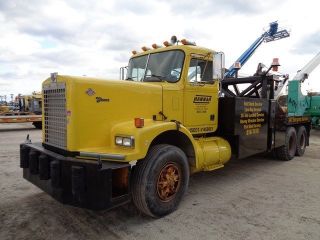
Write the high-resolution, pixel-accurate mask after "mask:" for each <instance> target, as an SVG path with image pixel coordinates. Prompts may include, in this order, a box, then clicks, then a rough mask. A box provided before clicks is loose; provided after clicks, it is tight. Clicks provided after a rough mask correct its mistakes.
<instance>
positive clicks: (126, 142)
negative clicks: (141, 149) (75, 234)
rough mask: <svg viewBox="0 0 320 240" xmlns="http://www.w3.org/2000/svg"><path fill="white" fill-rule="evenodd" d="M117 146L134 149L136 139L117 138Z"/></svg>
mask: <svg viewBox="0 0 320 240" xmlns="http://www.w3.org/2000/svg"><path fill="white" fill-rule="evenodd" d="M115 144H116V145H118V146H125V147H133V146H134V137H132V136H130V137H121V136H116V137H115Z"/></svg>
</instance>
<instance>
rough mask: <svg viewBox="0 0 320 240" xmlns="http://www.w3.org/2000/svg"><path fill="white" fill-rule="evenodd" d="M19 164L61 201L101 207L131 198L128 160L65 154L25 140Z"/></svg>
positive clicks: (32, 179) (44, 189)
mask: <svg viewBox="0 0 320 240" xmlns="http://www.w3.org/2000/svg"><path fill="white" fill-rule="evenodd" d="M20 167H21V168H23V177H24V178H25V179H26V180H28V181H29V182H31V183H33V184H34V185H36V186H37V187H39V188H40V189H42V190H43V191H45V192H46V193H48V194H49V195H51V196H52V197H53V198H55V199H56V200H58V201H59V202H61V203H65V204H69V205H73V206H78V207H84V208H89V209H94V210H102V209H110V208H113V207H116V206H119V205H122V204H124V203H126V202H129V201H130V194H129V192H130V191H129V179H130V170H131V166H130V165H129V164H127V163H112V162H104V161H103V162H101V163H99V162H98V161H93V160H83V159H77V158H72V157H64V156H63V155H60V154H57V153H55V152H52V151H49V150H46V149H44V148H43V147H42V146H41V144H31V143H23V144H21V145H20Z"/></svg>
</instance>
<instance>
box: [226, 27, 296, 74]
mask: <svg viewBox="0 0 320 240" xmlns="http://www.w3.org/2000/svg"><path fill="white" fill-rule="evenodd" d="M269 26H270V27H269V30H268V31H266V32H264V33H263V34H262V35H261V36H260V37H258V38H257V40H255V41H254V42H253V43H252V44H251V46H250V47H249V48H248V49H247V50H246V51H245V52H244V53H242V55H241V56H240V57H239V58H238V59H237V60H236V61H235V62H239V63H240V64H241V65H240V66H243V65H244V64H245V63H246V62H247V61H248V60H249V58H250V57H251V56H252V54H253V53H254V51H255V50H256V49H257V48H258V47H259V46H260V45H261V44H262V43H263V42H271V41H276V40H279V39H282V38H286V37H289V36H290V34H289V32H288V31H287V30H286V29H282V30H279V29H278V22H272V23H270V24H269ZM238 70H239V68H238V67H235V66H234V65H232V66H231V67H230V68H229V69H228V70H226V72H225V74H224V78H230V77H234V76H235V74H236V72H237V71H238Z"/></svg>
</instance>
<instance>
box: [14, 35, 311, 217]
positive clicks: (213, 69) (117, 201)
mask: <svg viewBox="0 0 320 240" xmlns="http://www.w3.org/2000/svg"><path fill="white" fill-rule="evenodd" d="M152 47H153V48H152V49H151V48H147V47H143V48H142V49H143V51H142V52H140V53H137V52H136V51H133V55H132V57H131V58H130V60H129V65H128V67H127V75H126V78H125V79H123V80H103V79H101V80H100V79H95V78H89V77H74V76H66V75H59V74H57V73H53V74H51V76H50V78H48V79H47V80H45V81H44V82H43V90H42V91H43V92H42V94H43V111H42V113H43V126H44V128H43V141H42V143H32V142H31V140H30V139H27V140H26V142H25V143H22V144H21V146H20V166H21V168H23V177H24V178H25V179H27V180H28V181H30V182H31V183H33V184H35V185H36V186H38V187H39V188H41V189H43V190H44V191H46V192H47V193H48V194H50V195H51V196H53V197H54V198H55V199H57V200H58V201H60V202H62V203H66V204H70V205H74V206H79V207H85V208H89V209H110V208H113V207H115V206H118V205H122V204H125V203H127V202H129V201H131V200H133V202H134V204H135V206H136V207H137V208H138V209H139V210H140V211H141V212H142V213H144V214H146V215H149V216H152V217H161V216H164V215H166V214H169V213H171V212H172V211H174V210H175V209H176V208H177V206H178V204H179V203H180V201H181V199H182V197H183V195H184V193H185V192H186V191H187V187H188V183H189V176H190V175H191V174H193V173H195V172H199V171H212V170H215V169H219V168H222V167H223V166H224V164H225V163H226V162H227V161H229V159H230V158H231V157H232V156H233V157H235V158H245V157H248V156H252V155H254V154H258V153H262V152H271V151H275V152H276V155H277V156H278V158H279V159H282V160H291V159H292V158H293V157H294V156H295V155H302V154H303V153H304V150H305V147H306V146H307V145H308V139H309V132H310V120H309V119H291V120H289V119H288V118H287V117H286V116H285V115H283V114H282V115H281V113H282V112H281V111H280V110H279V109H280V108H279V107H278V104H277V102H276V101H275V100H274V86H275V85H274V83H275V82H276V81H277V79H276V78H275V76H274V75H273V74H270V72H269V71H270V69H271V68H273V69H276V68H277V67H278V66H279V63H278V62H277V61H274V62H273V63H272V65H271V67H270V68H269V69H268V71H263V72H260V73H257V74H255V76H252V77H246V78H237V77H231V78H227V79H226V78H223V75H224V54H223V53H221V52H216V51H213V50H211V49H207V48H204V47H199V46H196V45H195V43H193V42H190V41H188V40H186V39H183V40H181V41H177V40H175V38H173V41H172V42H167V41H166V42H164V46H160V45H157V44H153V45H152ZM241 84H246V86H247V87H245V88H242V89H243V90H240V88H237V87H236V86H237V85H241ZM248 85H249V86H248ZM301 131H302V132H305V133H306V134H305V135H304V137H305V138H303V139H302V138H301V139H298V138H297V133H298V132H301ZM298 150H300V151H298Z"/></svg>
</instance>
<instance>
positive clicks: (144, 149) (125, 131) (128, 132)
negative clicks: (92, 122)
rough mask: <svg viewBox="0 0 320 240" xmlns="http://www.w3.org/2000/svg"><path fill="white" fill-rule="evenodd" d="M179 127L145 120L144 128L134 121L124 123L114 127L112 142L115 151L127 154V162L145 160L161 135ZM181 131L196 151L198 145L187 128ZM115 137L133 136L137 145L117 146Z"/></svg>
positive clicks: (172, 123) (181, 127) (173, 124)
mask: <svg viewBox="0 0 320 240" xmlns="http://www.w3.org/2000/svg"><path fill="white" fill-rule="evenodd" d="M176 129H177V125H176V123H175V122H163V121H154V120H152V119H145V121H144V127H142V128H136V127H135V126H134V122H133V121H128V122H122V123H119V124H116V125H114V127H113V128H112V129H111V137H112V138H113V139H111V142H112V144H113V147H114V149H116V150H118V151H121V152H123V151H125V152H126V158H125V160H126V161H133V160H139V159H143V158H145V156H146V155H147V153H148V150H149V147H150V144H151V143H152V141H153V140H154V139H155V138H156V137H157V136H159V135H160V134H161V133H164V132H166V131H170V130H176ZM179 131H180V132H182V133H184V134H185V135H186V136H187V137H188V138H189V139H190V141H191V143H192V145H193V147H194V149H195V150H196V143H195V141H194V139H193V137H192V135H191V133H190V132H189V130H188V129H187V128H185V127H184V126H182V125H180V127H179ZM115 136H132V137H134V141H135V145H134V147H133V148H127V147H123V146H117V145H115V141H114V138H115Z"/></svg>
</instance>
